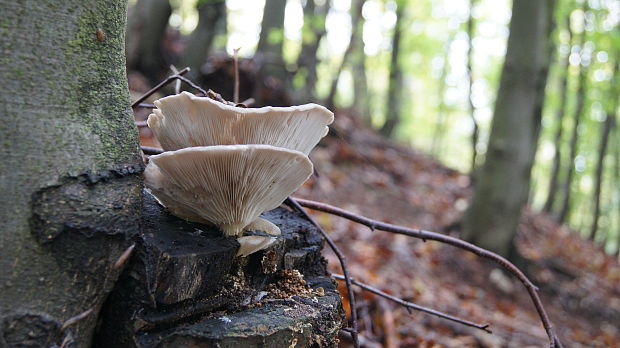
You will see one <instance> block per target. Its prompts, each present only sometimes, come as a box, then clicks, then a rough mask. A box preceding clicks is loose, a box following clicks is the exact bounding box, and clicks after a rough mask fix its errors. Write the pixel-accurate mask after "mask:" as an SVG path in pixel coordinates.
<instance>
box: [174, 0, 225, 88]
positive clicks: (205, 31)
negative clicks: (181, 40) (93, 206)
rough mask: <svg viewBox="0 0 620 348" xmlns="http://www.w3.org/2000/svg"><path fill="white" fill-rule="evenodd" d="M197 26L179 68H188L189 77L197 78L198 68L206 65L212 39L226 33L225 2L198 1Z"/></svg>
mask: <svg viewBox="0 0 620 348" xmlns="http://www.w3.org/2000/svg"><path fill="white" fill-rule="evenodd" d="M196 9H197V10H198V24H197V26H196V28H195V29H194V31H193V32H192V33H191V35H190V37H189V40H188V41H187V46H186V47H185V50H184V52H183V55H182V57H181V66H182V67H186V66H188V67H190V68H191V69H192V70H191V71H190V72H189V73H190V76H198V73H199V72H200V67H201V66H202V65H203V64H204V63H206V61H207V57H208V55H209V52H210V50H211V46H212V44H213V39H215V37H216V36H217V35H218V34H219V33H221V32H226V1H225V0H200V1H198V2H197V3H196Z"/></svg>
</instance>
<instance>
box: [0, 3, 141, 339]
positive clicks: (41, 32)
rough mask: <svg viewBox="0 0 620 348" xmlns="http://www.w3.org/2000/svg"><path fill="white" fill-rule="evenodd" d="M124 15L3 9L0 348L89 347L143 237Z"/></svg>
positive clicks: (119, 10) (109, 7)
mask: <svg viewBox="0 0 620 348" xmlns="http://www.w3.org/2000/svg"><path fill="white" fill-rule="evenodd" d="M126 6H127V3H126V1H123V0H114V1H106V2H100V1H99V2H97V1H83V0H68V1H61V2H56V1H47V2H41V1H34V0H24V1H7V0H3V1H0V10H1V12H2V14H3V17H4V21H3V25H2V35H0V42H1V45H0V47H2V55H1V56H2V67H3V68H2V69H1V70H0V78H1V79H2V81H4V88H3V89H2V92H0V99H1V104H2V111H1V114H2V117H0V139H2V142H3V146H2V150H1V151H2V161H0V175H1V177H2V179H1V180H0V196H1V197H3V198H4V199H2V200H1V201H0V255H1V256H0V269H2V272H1V273H0V284H2V289H1V292H2V296H0V346H2V347H24V346H28V347H31V346H32V347H49V346H59V345H61V344H63V342H64V344H63V345H64V346H70V344H71V341H74V344H75V346H76V347H89V346H90V341H91V337H92V333H93V329H94V327H95V324H96V322H97V317H98V312H99V309H100V307H101V304H102V303H103V301H104V300H105V298H106V296H107V293H108V292H109V291H110V289H111V288H112V286H113V284H114V282H115V281H116V279H117V276H118V274H119V272H120V270H118V269H115V268H114V267H113V264H114V262H115V261H116V260H117V259H118V257H119V256H120V255H121V253H122V252H123V251H124V250H125V249H127V247H128V246H129V245H130V244H131V239H132V238H133V237H134V236H135V235H136V234H137V233H138V229H139V217H140V205H141V197H142V189H141V182H142V181H141V178H140V176H139V173H140V172H141V171H142V168H143V165H142V160H141V157H140V156H139V153H138V143H137V136H136V135H137V132H136V128H135V126H134V125H133V117H132V114H131V112H130V110H129V96H128V89H127V79H126V74H125V53H124V42H125V36H124V35H125V24H126V8H127V7H126ZM89 309H92V310H93V312H92V314H90V315H88V316H86V317H85V318H83V319H82V320H79V321H77V322H76V323H75V324H73V325H71V326H69V327H68V328H65V329H64V330H61V327H62V325H63V323H65V322H66V321H67V320H68V319H70V318H72V317H74V316H76V315H78V314H80V313H83V312H85V311H87V310H89Z"/></svg>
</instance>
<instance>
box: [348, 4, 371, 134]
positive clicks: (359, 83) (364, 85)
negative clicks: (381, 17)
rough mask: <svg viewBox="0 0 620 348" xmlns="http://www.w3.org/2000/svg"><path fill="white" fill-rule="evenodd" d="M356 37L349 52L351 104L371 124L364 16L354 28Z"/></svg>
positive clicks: (363, 119)
mask: <svg viewBox="0 0 620 348" xmlns="http://www.w3.org/2000/svg"><path fill="white" fill-rule="evenodd" d="M355 30H356V31H357V37H358V39H357V40H355V42H354V47H353V51H352V52H351V70H352V73H353V97H354V99H353V105H354V108H355V110H356V111H357V114H358V115H359V117H360V119H361V120H362V121H363V122H364V123H365V124H367V125H370V124H371V121H372V120H371V115H370V112H371V111H370V95H369V93H368V79H367V76H366V53H365V52H364V16H360V20H359V22H358V23H357V27H356V28H355Z"/></svg>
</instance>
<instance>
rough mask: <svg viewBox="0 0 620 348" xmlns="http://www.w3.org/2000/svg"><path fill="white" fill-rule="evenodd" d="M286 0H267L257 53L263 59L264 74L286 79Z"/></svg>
mask: <svg viewBox="0 0 620 348" xmlns="http://www.w3.org/2000/svg"><path fill="white" fill-rule="evenodd" d="M285 7H286V0H266V1H265V9H264V11H263V21H262V22H261V31H260V38H259V40H258V48H257V49H256V53H257V54H258V55H260V58H261V59H262V65H263V71H264V76H273V77H276V78H278V79H279V80H280V81H284V80H285V77H286V70H285V69H284V60H283V59H282V46H283V43H284V9H285Z"/></svg>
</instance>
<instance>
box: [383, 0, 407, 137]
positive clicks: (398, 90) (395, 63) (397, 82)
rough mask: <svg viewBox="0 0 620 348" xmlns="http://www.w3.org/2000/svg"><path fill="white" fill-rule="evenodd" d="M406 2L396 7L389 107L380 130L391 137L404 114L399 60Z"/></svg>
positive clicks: (401, 72) (402, 82) (388, 98)
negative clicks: (402, 113)
mask: <svg viewBox="0 0 620 348" xmlns="http://www.w3.org/2000/svg"><path fill="white" fill-rule="evenodd" d="M405 5H406V1H399V2H398V3H397V7H396V24H395V25H394V35H393V36H392V58H391V61H390V83H389V85H388V97H387V107H386V115H385V123H384V124H383V126H382V127H381V129H380V132H381V134H383V135H385V136H386V137H390V136H391V135H392V133H393V132H394V129H395V128H396V127H397V126H398V124H399V123H400V119H401V112H402V97H403V95H404V93H403V88H404V81H403V71H402V65H401V62H400V59H399V54H400V45H401V36H402V31H403V21H404V18H403V17H404V14H405Z"/></svg>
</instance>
